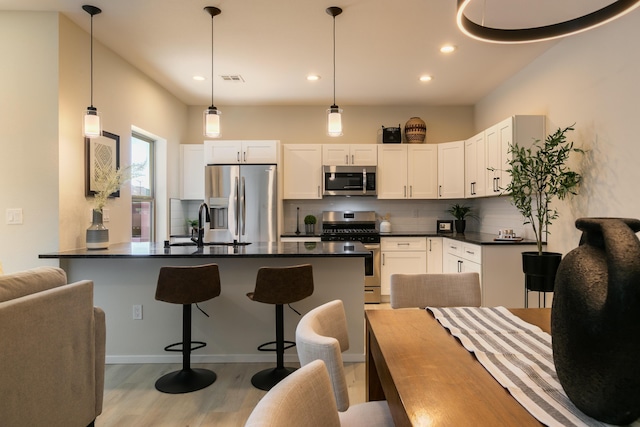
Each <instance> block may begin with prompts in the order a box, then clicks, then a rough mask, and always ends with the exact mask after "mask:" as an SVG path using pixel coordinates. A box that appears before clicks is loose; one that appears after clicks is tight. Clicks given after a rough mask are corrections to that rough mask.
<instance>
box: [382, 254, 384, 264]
mask: <svg viewBox="0 0 640 427" xmlns="http://www.w3.org/2000/svg"><path fill="white" fill-rule="evenodd" d="M382 265H384V254H382Z"/></svg>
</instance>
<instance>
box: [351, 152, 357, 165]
mask: <svg viewBox="0 0 640 427" xmlns="http://www.w3.org/2000/svg"><path fill="white" fill-rule="evenodd" d="M355 162H356V161H355V156H354V155H353V154H352V155H351V164H352V165H353V164H355Z"/></svg>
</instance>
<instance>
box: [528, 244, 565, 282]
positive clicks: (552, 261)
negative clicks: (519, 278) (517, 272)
mask: <svg viewBox="0 0 640 427" xmlns="http://www.w3.org/2000/svg"><path fill="white" fill-rule="evenodd" d="M561 260H562V254H560V253H557V252H543V253H542V255H539V254H538V252H522V271H523V272H524V280H525V286H526V287H527V290H530V291H537V292H553V288H554V283H555V281H556V271H558V266H559V265H560V261H561Z"/></svg>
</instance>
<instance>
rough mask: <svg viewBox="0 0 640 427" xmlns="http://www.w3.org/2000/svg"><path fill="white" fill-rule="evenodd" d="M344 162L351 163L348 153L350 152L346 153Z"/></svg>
mask: <svg viewBox="0 0 640 427" xmlns="http://www.w3.org/2000/svg"><path fill="white" fill-rule="evenodd" d="M344 164H345V165H348V164H349V155H348V154H345V155H344Z"/></svg>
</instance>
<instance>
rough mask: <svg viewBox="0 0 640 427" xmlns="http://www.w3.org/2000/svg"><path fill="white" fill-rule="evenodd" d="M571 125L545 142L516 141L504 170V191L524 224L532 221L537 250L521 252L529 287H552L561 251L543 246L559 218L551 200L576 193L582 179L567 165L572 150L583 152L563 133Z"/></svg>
mask: <svg viewBox="0 0 640 427" xmlns="http://www.w3.org/2000/svg"><path fill="white" fill-rule="evenodd" d="M572 126H573V125H572ZM572 126H569V127H566V128H564V129H562V128H558V130H557V131H556V132H555V133H553V134H550V135H548V136H547V138H546V139H545V141H544V143H541V141H540V140H536V141H535V142H534V143H533V144H532V146H531V147H530V148H525V147H522V146H520V145H518V143H517V142H516V143H515V144H513V145H511V146H510V147H509V153H510V155H511V159H510V160H508V162H507V163H508V165H509V169H507V172H508V173H509V175H511V182H510V183H509V185H507V187H506V188H505V189H504V191H505V192H506V193H509V197H510V198H511V203H512V204H513V205H514V206H515V207H516V208H517V209H518V211H519V212H520V213H521V214H522V216H523V217H524V218H525V221H524V224H531V227H532V228H533V233H534V235H535V238H536V244H537V248H538V250H537V251H536V252H523V253H522V263H523V271H524V273H525V286H526V287H527V289H528V290H531V291H538V292H551V291H553V285H554V282H555V276H556V270H557V269H558V265H560V260H561V259H562V254H560V253H556V252H544V251H543V250H542V243H543V238H542V237H543V235H544V236H545V239H544V241H546V240H547V239H546V237H547V236H548V234H549V226H550V225H551V224H552V221H553V220H555V219H556V218H558V211H557V209H555V208H553V207H552V206H551V202H552V201H553V199H554V198H558V199H559V200H563V199H565V198H566V197H567V196H569V195H570V194H574V195H575V194H577V192H578V187H579V185H580V182H581V181H582V177H581V175H580V174H578V173H577V172H574V171H572V170H571V169H569V167H568V166H567V162H568V161H569V157H570V155H571V153H583V151H582V150H581V149H579V148H575V147H574V146H573V142H567V141H566V139H567V137H566V133H567V132H568V131H572V130H574V129H573V127H572Z"/></svg>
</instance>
